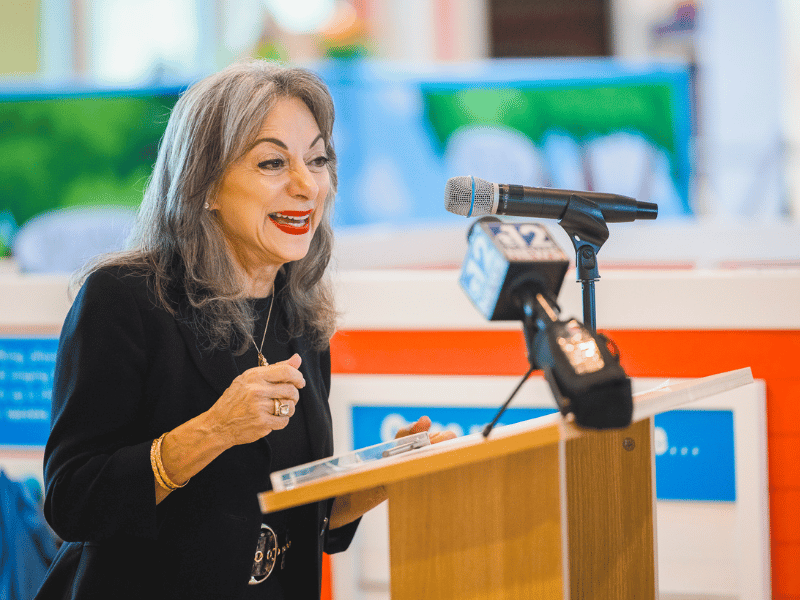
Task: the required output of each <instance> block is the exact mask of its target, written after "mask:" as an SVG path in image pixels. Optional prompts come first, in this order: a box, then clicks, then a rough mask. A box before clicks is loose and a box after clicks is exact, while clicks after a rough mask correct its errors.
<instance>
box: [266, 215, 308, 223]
mask: <svg viewBox="0 0 800 600" xmlns="http://www.w3.org/2000/svg"><path fill="white" fill-rule="evenodd" d="M272 214H273V215H275V216H276V217H280V218H281V219H289V220H290V221H297V222H298V223H305V222H306V221H307V220H308V216H305V217H292V216H289V215H284V214H283V213H272Z"/></svg>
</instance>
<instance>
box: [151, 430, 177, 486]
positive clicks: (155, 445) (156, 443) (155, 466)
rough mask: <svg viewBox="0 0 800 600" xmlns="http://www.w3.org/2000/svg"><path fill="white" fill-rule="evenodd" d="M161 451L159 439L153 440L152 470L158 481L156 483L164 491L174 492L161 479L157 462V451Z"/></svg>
mask: <svg viewBox="0 0 800 600" xmlns="http://www.w3.org/2000/svg"><path fill="white" fill-rule="evenodd" d="M157 448H158V450H159V451H160V450H161V448H160V444H159V439H155V440H153V443H152V444H151V445H150V468H151V469H153V476H154V477H155V479H156V483H157V484H158V486H159V487H160V488H162V489H165V490H167V491H172V490H171V489H170V488H168V487H167V484H166V483H164V480H163V479H161V473H159V472H158V463H157V462H156V449H157Z"/></svg>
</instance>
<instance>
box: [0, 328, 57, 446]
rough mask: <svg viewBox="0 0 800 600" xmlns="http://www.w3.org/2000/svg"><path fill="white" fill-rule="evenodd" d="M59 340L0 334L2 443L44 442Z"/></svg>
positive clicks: (45, 440)
mask: <svg viewBox="0 0 800 600" xmlns="http://www.w3.org/2000/svg"><path fill="white" fill-rule="evenodd" d="M57 349H58V340H57V339H55V338H0V446H44V445H45V443H46V442H47V436H48V435H49V434H50V403H51V399H52V389H53V370H54V369H55V364H56V350H57Z"/></svg>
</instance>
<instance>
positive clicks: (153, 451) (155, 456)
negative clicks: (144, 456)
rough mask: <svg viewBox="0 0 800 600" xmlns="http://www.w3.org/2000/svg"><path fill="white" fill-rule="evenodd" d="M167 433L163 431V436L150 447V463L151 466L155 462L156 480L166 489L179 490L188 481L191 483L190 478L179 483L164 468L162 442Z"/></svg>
mask: <svg viewBox="0 0 800 600" xmlns="http://www.w3.org/2000/svg"><path fill="white" fill-rule="evenodd" d="M166 435H167V434H166V433H162V434H161V437H159V438H158V439H156V440H154V441H153V445H152V446H151V447H150V463H151V466H153V465H152V463H153V462H155V469H153V471H154V472H155V473H156V474H157V475H156V481H157V482H158V483H159V485H161V487H163V488H164V489H166V490H170V491H172V490H177V489H178V488H182V487H183V486H185V485H186V484H187V483H189V479H191V477H190V478H189V479H187V480H186V481H184V482H183V483H181V484H177V483H175V482H174V481H172V480H171V479H170V478H169V475H167V470H166V469H165V468H164V462H163V461H162V459H161V442H163V441H164V436H166Z"/></svg>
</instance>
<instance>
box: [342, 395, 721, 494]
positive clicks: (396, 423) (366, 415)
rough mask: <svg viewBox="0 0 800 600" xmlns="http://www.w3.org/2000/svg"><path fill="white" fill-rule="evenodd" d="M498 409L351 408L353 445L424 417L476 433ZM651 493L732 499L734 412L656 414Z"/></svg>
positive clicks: (513, 413) (516, 414)
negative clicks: (652, 489)
mask: <svg viewBox="0 0 800 600" xmlns="http://www.w3.org/2000/svg"><path fill="white" fill-rule="evenodd" d="M496 411H497V409H495V408H482V407H481V408H478V407H442V406H437V407H431V406H353V408H352V419H353V447H354V448H364V447H366V446H371V445H373V444H377V443H380V442H385V441H388V440H390V439H393V438H394V436H395V434H396V433H397V431H398V430H399V429H400V428H403V427H407V426H409V425H410V424H412V423H414V422H415V421H416V420H417V419H418V418H419V417H420V416H422V415H427V416H428V417H430V419H431V421H433V426H432V428H431V429H432V430H437V429H438V430H441V429H450V430H452V431H455V432H456V433H457V434H458V435H459V436H461V435H466V434H471V433H476V432H479V431H481V430H482V429H483V427H484V426H485V425H486V424H487V423H489V422H490V421H491V420H492V418H493V417H494V415H495V413H496ZM553 412H555V409H547V408H510V409H508V411H506V413H505V414H504V416H503V419H502V420H501V422H500V425H502V424H510V423H517V422H520V421H525V420H527V419H534V418H536V417H540V416H542V415H545V414H549V413H553ZM654 446H655V455H656V458H655V462H656V496H657V498H658V499H659V500H692V501H722V502H733V501H735V500H736V464H735V452H734V449H735V447H734V435H733V412H732V411H730V410H675V411H671V412H668V413H664V414H660V415H656V417H655V430H654Z"/></svg>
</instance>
